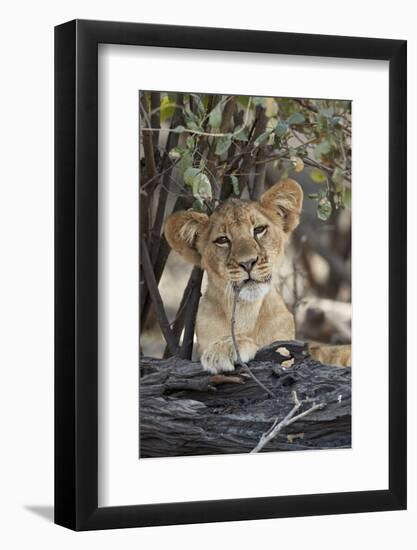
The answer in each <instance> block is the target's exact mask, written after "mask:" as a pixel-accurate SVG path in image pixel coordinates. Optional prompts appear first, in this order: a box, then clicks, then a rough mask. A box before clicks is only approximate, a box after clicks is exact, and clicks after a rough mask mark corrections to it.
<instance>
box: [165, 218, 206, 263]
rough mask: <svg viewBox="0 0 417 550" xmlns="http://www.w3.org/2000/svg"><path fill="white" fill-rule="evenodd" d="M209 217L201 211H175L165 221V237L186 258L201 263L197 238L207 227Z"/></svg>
mask: <svg viewBox="0 0 417 550" xmlns="http://www.w3.org/2000/svg"><path fill="white" fill-rule="evenodd" d="M208 223H209V218H208V216H207V215H206V214H201V213H199V212H192V211H187V212H175V214H172V215H171V216H169V218H168V219H167V221H166V223H165V229H164V233H165V238H166V240H167V241H168V243H169V245H170V247H171V248H172V249H173V250H175V251H176V252H178V253H179V254H181V256H183V257H184V258H185V259H186V260H188V261H189V262H191V263H192V264H195V265H200V261H201V255H200V253H199V252H198V249H197V240H198V238H199V236H200V235H201V233H202V232H203V231H204V230H205V229H206V227H207V226H208Z"/></svg>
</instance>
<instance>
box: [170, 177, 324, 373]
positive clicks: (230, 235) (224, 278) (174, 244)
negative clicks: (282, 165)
mask: <svg viewBox="0 0 417 550" xmlns="http://www.w3.org/2000/svg"><path fill="white" fill-rule="evenodd" d="M302 203H303V191H302V189H301V187H300V185H299V184H298V183H297V182H296V181H294V180H291V179H287V180H285V181H281V182H280V183H277V184H275V185H274V186H273V187H271V188H270V189H269V190H268V191H266V192H265V193H264V194H263V195H262V196H261V198H260V200H259V202H256V201H244V200H240V199H236V198H231V199H228V200H227V201H225V202H224V203H222V204H220V205H219V206H218V207H217V208H216V210H215V211H214V212H213V214H212V215H211V216H210V217H209V216H207V215H206V214H201V213H198V212H193V211H186V212H176V213H174V214H172V215H171V216H170V217H169V218H168V219H167V222H166V224H165V237H166V239H167V241H168V243H169V245H170V246H171V248H172V249H173V250H175V251H176V252H178V253H179V254H181V255H182V256H183V257H184V258H185V259H186V260H188V261H189V262H191V263H193V264H195V265H198V266H200V267H201V268H202V269H205V270H206V272H207V290H206V292H205V294H204V296H203V297H202V299H201V301H200V306H199V311H198V315H197V323H196V333H197V342H198V348H199V351H200V354H201V363H202V365H203V367H204V368H205V369H206V370H208V371H209V372H212V373H218V372H227V371H232V370H233V369H234V364H235V362H236V359H237V358H236V352H235V349H234V346H233V342H232V338H231V324H230V319H231V313H232V305H233V296H234V287H236V285H239V286H240V285H242V289H241V291H240V296H239V302H238V304H237V310H236V324H235V331H236V338H237V344H238V346H239V351H240V355H241V358H242V360H243V361H245V362H246V361H249V360H251V359H253V357H254V356H255V354H256V352H257V350H258V349H259V348H261V347H263V346H265V345H267V344H270V343H271V342H274V341H275V340H293V339H294V337H295V327H294V318H293V316H292V314H291V313H290V312H289V311H288V309H287V307H286V306H285V303H284V301H283V299H282V297H281V294H280V293H279V290H278V273H277V269H278V260H279V258H280V257H281V256H282V254H283V252H284V247H285V243H286V242H287V240H288V238H289V236H290V235H291V233H292V231H293V230H294V229H295V228H296V227H297V225H298V222H299V216H300V212H301V208H302ZM322 357H323V355H321V358H322Z"/></svg>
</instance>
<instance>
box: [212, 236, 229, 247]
mask: <svg viewBox="0 0 417 550" xmlns="http://www.w3.org/2000/svg"><path fill="white" fill-rule="evenodd" d="M213 242H214V244H218V245H220V246H225V245H227V244H229V243H230V241H229V239H228V238H227V237H226V236H225V235H222V236H221V237H217V239H216V240H215V241H213Z"/></svg>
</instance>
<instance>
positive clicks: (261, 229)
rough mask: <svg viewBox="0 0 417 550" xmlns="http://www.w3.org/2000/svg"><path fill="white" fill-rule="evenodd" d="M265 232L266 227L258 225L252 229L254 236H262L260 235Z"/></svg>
mask: <svg viewBox="0 0 417 550" xmlns="http://www.w3.org/2000/svg"><path fill="white" fill-rule="evenodd" d="M265 231H266V225H258V226H257V227H255V228H254V229H253V233H254V235H262V233H265Z"/></svg>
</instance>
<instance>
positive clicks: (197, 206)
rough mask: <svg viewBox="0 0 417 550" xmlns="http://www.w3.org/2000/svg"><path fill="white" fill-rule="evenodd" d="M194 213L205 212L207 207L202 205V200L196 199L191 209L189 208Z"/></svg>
mask: <svg viewBox="0 0 417 550" xmlns="http://www.w3.org/2000/svg"><path fill="white" fill-rule="evenodd" d="M191 208H192V209H193V210H194V211H195V212H203V213H205V212H207V207H206V205H205V204H204V202H203V201H202V199H200V197H197V198H196V199H195V200H194V202H193V204H192V207H191Z"/></svg>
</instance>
